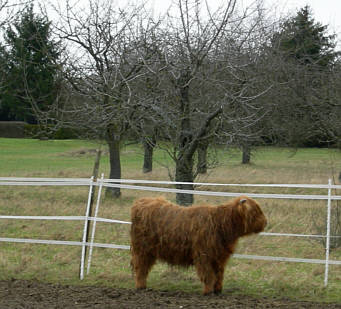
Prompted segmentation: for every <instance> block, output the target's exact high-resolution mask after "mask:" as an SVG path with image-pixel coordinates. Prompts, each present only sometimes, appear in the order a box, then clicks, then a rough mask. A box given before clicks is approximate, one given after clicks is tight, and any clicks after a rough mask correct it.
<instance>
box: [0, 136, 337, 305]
mask: <svg viewBox="0 0 341 309" xmlns="http://www.w3.org/2000/svg"><path fill="white" fill-rule="evenodd" d="M97 147H98V144H96V143H91V142H86V141H75V140H72V141H39V140H24V139H3V138H2V139H0V176H1V177H7V176H12V177H14V176H16V177H90V176H91V172H92V168H93V162H94V157H95V154H94V151H93V149H96V148H97ZM102 147H103V149H104V155H103V158H102V161H101V166H100V173H102V172H103V173H105V176H107V175H108V171H109V164H108V156H107V153H106V151H105V149H106V148H105V146H102ZM217 158H218V161H219V164H218V165H217V166H216V168H214V169H212V170H210V171H209V172H208V174H207V175H204V176H201V177H200V178H199V179H198V180H199V181H202V182H218V183H302V184H303V183H315V184H327V183H328V179H329V178H332V179H334V180H335V181H336V180H337V175H338V172H340V169H341V152H340V151H338V150H331V149H297V150H292V149H287V148H275V147H271V148H270V147H264V148H257V150H256V151H255V152H254V156H253V159H252V163H251V164H248V165H242V164H240V161H241V154H240V153H239V151H237V150H235V149H231V150H228V149H218V150H217ZM142 162H143V151H142V148H141V147H140V146H139V145H129V146H122V177H123V178H128V179H151V180H168V179H169V178H168V170H167V168H165V166H168V167H169V168H170V169H171V168H172V164H171V162H170V160H169V159H168V158H167V157H166V156H165V154H164V153H163V152H162V151H160V150H157V151H155V161H154V162H155V163H154V170H153V172H152V173H150V174H143V173H142ZM199 189H200V190H202V189H209V190H212V191H213V190H214V191H219V190H220V191H237V192H242V191H244V192H245V191H247V192H258V193H261V192H266V193H279V192H285V193H302V194H304V193H307V194H308V193H311V192H313V193H317V194H320V193H321V194H325V193H326V191H325V190H320V191H311V190H305V189H279V188H277V189H273V188H272V189H264V188H252V189H251V188H222V187H218V188H214V187H212V188H204V187H201V188H199ZM87 191H88V190H87V188H79V187H5V186H3V187H1V186H0V214H1V215H47V216H48V215H84V213H85V206H86V202H87V194H88V192H87ZM155 194H157V193H155ZM338 194H339V195H340V192H339V193H338ZM148 195H149V196H150V195H154V194H153V193H152V192H143V191H132V190H123V191H122V197H121V198H120V199H118V200H108V199H105V197H104V195H103V197H102V203H101V206H100V207H101V208H100V213H99V216H100V217H103V218H111V219H119V220H128V221H129V212H130V206H131V204H132V202H133V200H134V199H135V198H138V197H142V196H148ZM163 195H164V196H166V197H167V198H169V199H170V200H173V201H174V198H175V197H174V195H173V194H163ZM195 199H196V203H211V204H219V203H222V202H224V198H221V197H208V196H196V197H195ZM259 202H260V204H261V206H262V208H263V210H264V212H265V214H266V216H267V218H268V222H269V223H268V226H267V228H266V232H281V233H302V234H317V233H321V232H322V233H324V230H322V231H320V232H319V231H318V230H317V226H321V227H323V224H324V220H325V212H326V202H324V201H298V200H270V199H268V200H265V199H264V200H263V199H260V200H259ZM333 206H336V203H333ZM323 228H324V227H323ZM82 230H83V223H82V222H73V221H72V222H66V221H33V220H32V221H28V220H0V237H17V238H37V239H54V240H74V241H80V240H81V238H82ZM95 241H96V242H103V243H115V244H129V226H126V225H114V224H108V223H97V230H96V239H95ZM80 252H81V248H80V247H72V246H51V245H49V246H48V245H36V244H14V243H0V280H8V279H11V278H16V279H33V280H40V281H46V282H53V283H62V284H86V285H103V286H109V287H125V288H133V286H134V285H133V278H132V275H131V270H130V264H129V263H130V254H129V251H124V250H112V249H102V248H95V249H94V253H93V263H92V265H91V272H90V275H88V276H86V277H85V280H83V281H79V280H78V271H79V261H80ZM236 253H239V254H255V255H268V256H284V257H297V258H312V259H323V258H324V255H325V249H324V246H323V244H322V243H320V242H318V241H316V240H311V239H303V238H291V237H290V238H289V237H265V236H258V237H248V238H245V239H242V240H241V241H240V243H239V246H238V249H237V252H236ZM330 259H332V260H341V248H337V249H334V250H332V251H331V256H330ZM323 279H324V265H320V264H305V263H284V262H269V261H254V260H242V259H231V260H230V262H229V264H228V266H227V268H226V272H225V282H224V290H223V292H224V293H226V294H247V295H254V296H269V297H282V298H293V299H301V300H303V299H304V300H315V301H324V302H339V303H341V266H337V265H335V266H333V265H331V266H330V273H329V284H328V287H327V288H324V287H323ZM148 285H149V287H151V288H153V289H166V290H185V291H188V292H195V293H199V292H200V291H201V284H200V282H199V280H198V279H197V276H196V274H195V271H194V270H193V269H191V268H190V269H186V270H184V269H179V268H174V267H172V268H171V267H168V266H166V265H164V264H157V265H156V266H155V267H154V268H153V270H152V272H151V274H150V276H149V281H148Z"/></svg>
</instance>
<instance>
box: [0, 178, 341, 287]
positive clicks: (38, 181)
mask: <svg viewBox="0 0 341 309" xmlns="http://www.w3.org/2000/svg"><path fill="white" fill-rule="evenodd" d="M132 184H135V185H132ZM136 184H140V185H138V186H137V185H136ZM141 184H148V185H151V184H152V185H176V184H186V183H181V182H170V181H147V180H128V179H104V178H103V175H102V178H101V179H98V180H97V181H94V180H93V178H91V179H84V178H68V179H61V178H12V177H10V178H9V177H0V185H3V186H88V187H89V194H88V203H87V207H86V211H85V216H7V215H2V214H1V213H0V219H21V220H23V219H24V220H80V221H84V229H83V239H82V241H81V242H77V241H60V240H42V239H26V238H24V239H22V238H5V237H0V242H17V243H35V244H52V245H72V246H82V255H81V267H80V279H83V278H84V268H85V248H86V247H87V246H88V247H89V254H88V264H87V273H89V271H90V265H91V258H92V250H93V247H102V248H114V249H125V250H129V249H130V247H129V246H126V245H117V244H104V243H94V237H95V231H96V222H108V223H120V224H131V222H126V221H120V220H113V219H106V218H100V217H98V216H97V215H98V210H99V206H100V199H101V191H102V188H103V187H114V188H122V189H133V190H143V191H153V192H171V193H188V194H197V195H211V196H225V197H226V196H227V197H235V196H239V195H248V196H250V197H254V198H265V199H299V200H302V199H303V200H325V201H326V202H327V203H326V212H327V229H326V234H325V235H305V234H289V233H287V234H286V233H265V232H263V233H261V234H260V235H263V236H283V237H308V238H326V255H325V259H323V260H322V259H305V258H288V257H275V256H257V255H243V254H234V255H233V257H235V258H242V259H254V260H266V261H281V262H299V263H313V264H324V265H325V277H324V284H325V286H326V285H327V283H328V271H329V265H341V261H338V260H330V259H329V249H330V239H331V238H332V237H341V236H340V235H330V221H331V201H333V200H341V196H340V195H333V194H332V189H341V186H340V185H333V184H332V182H331V180H329V183H328V184H327V185H315V184H314V185H308V184H220V183H194V185H204V186H215V187H218V186H225V187H270V188H275V187H276V188H309V189H326V190H327V192H326V194H325V195H306V194H304V195H302V194H301V195H297V194H257V193H245V192H242V193H231V192H213V191H197V190H196V191H192V190H179V189H173V188H162V187H153V186H142V185H141ZM94 186H98V188H99V189H98V195H97V201H96V207H95V213H94V217H90V215H89V213H90V200H91V194H92V191H93V187H94ZM89 221H93V222H94V224H93V225H92V230H91V238H90V242H87V241H86V235H87V233H88V230H87V229H88V222H89Z"/></svg>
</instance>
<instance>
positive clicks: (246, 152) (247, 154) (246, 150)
mask: <svg viewBox="0 0 341 309" xmlns="http://www.w3.org/2000/svg"><path fill="white" fill-rule="evenodd" d="M242 152H243V158H242V163H243V164H248V163H250V160H251V147H250V145H247V144H246V145H243V146H242Z"/></svg>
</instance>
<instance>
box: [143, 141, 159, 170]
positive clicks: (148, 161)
mask: <svg viewBox="0 0 341 309" xmlns="http://www.w3.org/2000/svg"><path fill="white" fill-rule="evenodd" d="M155 143H156V142H155V139H154V138H150V139H149V138H144V139H143V148H144V161H143V173H150V172H151V171H152V170H153V151H154V147H155Z"/></svg>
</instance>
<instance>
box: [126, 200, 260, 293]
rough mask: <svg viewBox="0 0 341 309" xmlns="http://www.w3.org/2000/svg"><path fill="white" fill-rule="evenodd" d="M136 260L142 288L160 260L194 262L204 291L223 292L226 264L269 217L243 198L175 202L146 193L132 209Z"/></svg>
mask: <svg viewBox="0 0 341 309" xmlns="http://www.w3.org/2000/svg"><path fill="white" fill-rule="evenodd" d="M131 221H132V225H131V254H132V258H131V265H132V268H133V271H134V275H135V284H136V288H138V289H142V288H146V285H147V276H148V273H149V271H150V270H151V268H152V266H153V265H154V264H155V262H156V261H157V260H160V261H164V262H166V263H168V264H170V265H180V266H185V267H188V266H191V265H194V267H195V269H196V271H197V274H198V276H199V279H200V280H201V282H202V283H203V284H204V289H203V294H209V293H212V292H214V293H216V294H218V293H220V292H221V291H222V286H223V277H224V269H225V265H226V263H227V261H228V259H229V257H230V256H231V255H232V254H233V252H234V250H235V247H236V244H237V241H238V239H239V238H240V237H242V236H246V235H250V234H254V233H259V232H262V231H263V230H264V228H265V226H266V223H267V220H266V218H265V216H264V214H263V212H262V210H261V208H260V206H259V205H258V203H257V202H256V201H255V200H253V199H251V198H249V197H247V196H241V197H237V198H235V199H233V200H231V201H229V202H227V203H225V204H222V205H219V206H210V205H205V206H191V207H181V206H178V205H174V204H172V203H171V202H169V201H167V200H165V199H164V198H162V197H158V198H142V199H139V200H137V201H135V203H134V205H133V207H132V210H131Z"/></svg>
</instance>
